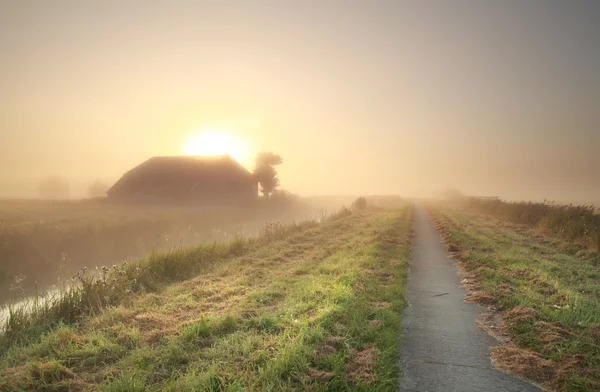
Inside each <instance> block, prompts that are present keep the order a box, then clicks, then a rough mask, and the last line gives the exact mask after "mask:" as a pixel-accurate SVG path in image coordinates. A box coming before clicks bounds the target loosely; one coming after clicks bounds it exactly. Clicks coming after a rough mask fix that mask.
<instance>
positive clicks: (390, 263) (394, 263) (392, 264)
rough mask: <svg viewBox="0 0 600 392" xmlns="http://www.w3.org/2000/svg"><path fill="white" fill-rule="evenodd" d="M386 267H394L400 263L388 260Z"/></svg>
mask: <svg viewBox="0 0 600 392" xmlns="http://www.w3.org/2000/svg"><path fill="white" fill-rule="evenodd" d="M388 265H390V266H392V267H393V266H395V265H400V261H398V260H390V261H388Z"/></svg>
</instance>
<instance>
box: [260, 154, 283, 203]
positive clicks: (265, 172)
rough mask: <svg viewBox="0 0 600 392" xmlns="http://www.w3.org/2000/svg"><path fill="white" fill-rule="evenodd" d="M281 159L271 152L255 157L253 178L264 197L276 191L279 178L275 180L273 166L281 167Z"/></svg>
mask: <svg viewBox="0 0 600 392" xmlns="http://www.w3.org/2000/svg"><path fill="white" fill-rule="evenodd" d="M282 163H283V158H281V156H279V155H277V154H274V153H272V152H261V153H260V154H257V155H256V164H255V166H254V172H253V175H254V178H255V179H256V181H258V183H259V184H260V189H261V192H262V194H263V195H264V196H265V197H269V195H270V194H271V193H272V192H273V191H274V190H275V189H277V187H278V186H279V178H277V170H275V166H277V165H281V164H282Z"/></svg>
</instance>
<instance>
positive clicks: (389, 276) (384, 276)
mask: <svg viewBox="0 0 600 392" xmlns="http://www.w3.org/2000/svg"><path fill="white" fill-rule="evenodd" d="M377 277H378V278H379V279H380V280H390V279H392V278H393V277H394V274H390V273H389V272H385V271H383V272H379V273H378V274H377Z"/></svg>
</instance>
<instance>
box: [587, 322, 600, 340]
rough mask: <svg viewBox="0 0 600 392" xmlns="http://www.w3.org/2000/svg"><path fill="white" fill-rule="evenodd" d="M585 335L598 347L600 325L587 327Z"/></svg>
mask: <svg viewBox="0 0 600 392" xmlns="http://www.w3.org/2000/svg"><path fill="white" fill-rule="evenodd" d="M587 333H588V334H589V335H590V336H591V337H592V338H593V339H594V340H595V341H596V343H597V344H599V345H600V324H594V325H591V326H589V327H588V330H587Z"/></svg>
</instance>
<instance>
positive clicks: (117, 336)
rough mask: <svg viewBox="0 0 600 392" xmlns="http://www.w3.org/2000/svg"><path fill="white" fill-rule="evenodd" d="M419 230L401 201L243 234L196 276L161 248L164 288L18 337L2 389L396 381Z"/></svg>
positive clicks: (320, 387) (359, 386) (1, 375)
mask: <svg viewBox="0 0 600 392" xmlns="http://www.w3.org/2000/svg"><path fill="white" fill-rule="evenodd" d="M277 230H279V229H277ZM411 231H412V208H411V207H410V206H409V205H408V204H407V203H400V204H398V205H396V207H395V208H391V207H387V208H382V207H380V208H377V209H369V208H367V209H356V210H355V211H350V212H346V211H343V212H341V213H340V214H339V215H338V216H336V217H335V219H332V220H328V221H326V222H324V223H323V224H321V225H317V226H307V227H297V228H296V229H295V230H293V231H291V232H289V233H288V234H286V235H285V236H283V237H279V236H278V235H275V234H273V233H271V234H270V235H271V236H275V237H276V239H274V240H270V241H264V242H260V241H257V242H255V243H251V244H250V245H249V246H247V247H241V246H240V245H239V244H238V245H236V249H238V250H239V249H241V248H243V249H244V251H243V252H238V251H236V253H237V254H236V255H230V254H229V253H227V252H228V251H225V250H222V252H226V253H225V254H226V255H227V257H221V258H220V259H218V262H213V263H211V264H210V268H205V269H200V270H196V271H199V272H200V274H198V275H197V276H195V277H193V278H191V279H188V280H182V279H184V276H185V274H182V275H179V274H178V273H176V272H172V271H167V269H166V268H164V269H163V268H162V267H163V265H162V264H161V262H160V258H158V259H154V260H153V261H152V262H153V263H158V266H157V267H156V269H154V271H161V272H157V274H160V273H164V274H165V275H167V276H168V278H167V279H166V280H163V281H160V280H159V279H157V278H156V279H157V282H158V283H157V287H158V288H157V289H155V290H154V289H149V288H144V289H143V290H139V291H136V292H133V293H131V294H130V296H129V297H128V300H127V301H119V302H118V303H117V304H116V305H115V306H109V307H108V308H104V307H102V308H98V310H97V311H96V312H95V313H94V314H88V315H87V316H85V317H83V316H82V317H79V318H77V319H76V320H74V321H72V322H69V323H62V324H61V323H57V324H56V325H55V326H53V327H51V328H49V329H48V330H46V331H45V332H44V333H42V334H41V335H40V338H38V339H31V340H24V341H22V342H21V343H20V344H18V345H11V346H10V347H9V348H8V349H7V350H6V351H4V352H3V353H2V354H1V356H0V368H1V369H3V370H2V371H0V391H8V390H11V391H12V390H19V389H20V390H61V388H63V389H64V390H69V388H71V390H77V388H79V389H97V390H101V391H130V390H131V391H136V390H139V391H141V390H143V391H165V390H166V391H169V390H172V391H242V390H243V391H247V390H264V391H272V390H281V391H286V390H307V389H312V390H314V391H336V390H340V391H341V390H348V389H352V390H359V391H360V390H364V391H372V390H378V391H394V390H396V389H397V387H398V374H399V369H398V353H399V344H400V329H401V328H400V327H401V324H400V321H401V314H402V310H403V309H404V306H405V303H404V300H403V293H404V282H405V279H406V267H407V263H408V259H409V252H410V239H411ZM271 238H272V237H271ZM227 249H228V248H227ZM190 251H193V250H190ZM182 252H183V253H181V254H178V255H176V256H173V257H174V260H176V261H175V263H180V264H179V265H181V266H185V265H187V264H186V263H187V261H186V260H188V256H189V255H187V254H186V253H185V251H182ZM155 257H156V256H155ZM191 271H193V269H192V270H191ZM190 273H192V272H190ZM158 276H160V275H158ZM167 282H168V283H171V284H169V285H167ZM34 364H46V365H45V366H46V367H48V368H52V369H54V368H55V367H56V369H54V370H52V371H51V374H56V376H53V377H46V378H45V380H46V381H44V384H42V383H41V381H40V378H39V377H37V373H36V372H34V371H32V366H33V365H34ZM47 364H51V365H47ZM58 365H60V366H61V367H60V368H58V367H57V366H58Z"/></svg>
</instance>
